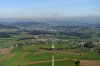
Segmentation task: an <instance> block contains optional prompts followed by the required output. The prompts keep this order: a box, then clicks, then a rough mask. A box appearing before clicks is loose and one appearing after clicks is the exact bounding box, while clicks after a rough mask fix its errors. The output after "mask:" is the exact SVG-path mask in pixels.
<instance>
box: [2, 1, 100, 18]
mask: <svg viewBox="0 0 100 66" xmlns="http://www.w3.org/2000/svg"><path fill="white" fill-rule="evenodd" d="M84 16H100V0H0V19H17V18H18V19H33V18H67V17H84Z"/></svg>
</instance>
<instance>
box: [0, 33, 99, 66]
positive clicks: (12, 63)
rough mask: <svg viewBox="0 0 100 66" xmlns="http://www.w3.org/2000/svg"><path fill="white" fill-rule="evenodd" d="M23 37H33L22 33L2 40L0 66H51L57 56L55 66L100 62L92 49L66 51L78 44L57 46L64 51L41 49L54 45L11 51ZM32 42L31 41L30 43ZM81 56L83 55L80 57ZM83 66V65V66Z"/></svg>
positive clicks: (56, 46)
mask: <svg viewBox="0 0 100 66" xmlns="http://www.w3.org/2000/svg"><path fill="white" fill-rule="evenodd" d="M23 37H31V35H28V34H27V33H20V34H19V35H12V37H10V38H0V50H2V49H3V50H2V51H0V52H1V53H0V66H51V65H52V61H51V60H52V55H54V56H55V66H74V65H75V63H74V62H75V60H77V59H79V60H88V61H90V60H94V61H100V54H99V53H96V52H94V51H90V49H87V48H84V47H81V48H75V49H65V48H66V47H68V48H70V47H71V46H73V47H77V46H78V45H76V44H57V43H55V48H64V49H62V50H54V51H52V50H44V49H39V48H40V47H44V48H51V46H52V44H36V43H34V42H33V43H32V44H27V45H25V46H22V47H14V48H13V49H12V50H11V51H8V50H6V52H7V53H2V52H5V48H8V49H10V48H9V47H10V46H11V45H13V46H15V44H16V42H17V40H18V39H19V38H23ZM29 42H30V41H29ZM29 42H28V43H29ZM80 54H82V55H81V56H80ZM81 66H83V65H81Z"/></svg>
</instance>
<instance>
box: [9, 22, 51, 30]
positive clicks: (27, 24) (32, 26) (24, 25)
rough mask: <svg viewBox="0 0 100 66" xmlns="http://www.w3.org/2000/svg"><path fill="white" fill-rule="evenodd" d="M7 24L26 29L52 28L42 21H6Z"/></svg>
mask: <svg viewBox="0 0 100 66" xmlns="http://www.w3.org/2000/svg"><path fill="white" fill-rule="evenodd" d="M7 25H9V26H16V27H19V28H26V29H52V26H51V25H49V24H46V23H42V22H34V21H32V22H11V23H8V24H7Z"/></svg>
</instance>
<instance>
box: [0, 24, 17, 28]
mask: <svg viewBox="0 0 100 66" xmlns="http://www.w3.org/2000/svg"><path fill="white" fill-rule="evenodd" d="M0 29H17V27H15V26H8V25H3V24H0Z"/></svg>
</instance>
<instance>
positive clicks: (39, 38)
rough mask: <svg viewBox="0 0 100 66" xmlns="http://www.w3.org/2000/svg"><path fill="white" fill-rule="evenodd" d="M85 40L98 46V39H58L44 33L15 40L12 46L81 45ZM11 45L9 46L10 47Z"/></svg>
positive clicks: (99, 41)
mask: <svg viewBox="0 0 100 66" xmlns="http://www.w3.org/2000/svg"><path fill="white" fill-rule="evenodd" d="M87 42H92V44H94V45H96V46H100V40H97V41H89V40H85V39H58V38H56V37H54V36H50V35H49V36H45V35H35V36H33V37H29V38H22V39H20V40H18V41H17V43H16V45H15V46H14V47H21V46H25V45H30V44H77V45H80V46H83V45H84V44H86V43H87ZM12 47H13V46H11V49H12ZM95 49H96V47H94V48H91V51H93V50H95Z"/></svg>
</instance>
